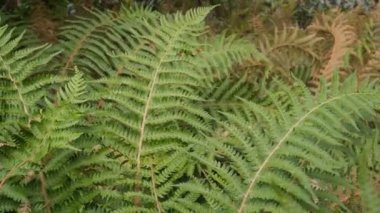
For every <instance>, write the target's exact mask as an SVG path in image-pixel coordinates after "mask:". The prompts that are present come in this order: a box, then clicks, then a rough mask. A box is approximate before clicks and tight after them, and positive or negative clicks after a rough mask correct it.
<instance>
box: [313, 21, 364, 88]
mask: <svg viewBox="0 0 380 213" xmlns="http://www.w3.org/2000/svg"><path fill="white" fill-rule="evenodd" d="M309 30H311V31H313V32H317V33H321V34H324V35H326V34H329V35H330V36H331V37H332V43H331V44H330V46H331V47H332V48H330V49H329V50H328V52H327V53H325V61H326V62H325V66H323V67H322V69H319V70H318V69H317V70H314V71H313V75H312V79H311V82H310V84H311V85H312V86H318V82H319V79H320V77H322V76H323V77H325V78H326V79H327V80H328V81H329V80H331V78H332V76H333V72H334V71H335V70H338V71H343V70H342V68H343V66H344V62H345V60H344V59H345V56H347V54H349V53H350V51H351V48H352V47H353V45H354V44H355V42H356V41H357V35H356V32H355V28H354V27H352V26H351V25H350V24H348V21H347V17H346V16H345V14H340V15H338V16H337V17H336V18H335V19H333V20H331V19H329V18H328V17H327V16H322V19H317V20H316V21H315V22H314V23H313V24H312V25H311V26H310V27H309ZM322 51H323V50H322ZM340 74H345V73H340Z"/></svg>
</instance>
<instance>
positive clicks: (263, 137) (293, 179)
mask: <svg viewBox="0 0 380 213" xmlns="http://www.w3.org/2000/svg"><path fill="white" fill-rule="evenodd" d="M335 81H339V79H337V78H336V79H335ZM347 81H348V82H347V83H346V84H347V85H352V78H350V79H348V80H347ZM325 89H326V90H327V91H328V92H327V97H326V98H323V99H321V100H319V101H317V100H318V98H317V99H314V98H313V96H311V94H310V92H309V91H308V90H303V91H304V94H303V95H302V96H298V97H297V96H294V94H292V92H290V94H289V96H290V97H291V99H290V100H291V102H290V103H291V105H290V106H289V105H288V106H283V105H276V107H277V109H276V111H277V112H278V113H273V112H272V111H270V110H268V109H266V108H264V107H262V106H260V105H257V104H255V103H252V102H248V101H245V104H246V106H247V110H248V111H249V112H250V113H249V114H248V115H253V116H254V119H252V118H251V119H248V118H246V117H245V116H244V117H243V116H241V115H240V114H236V115H234V114H227V115H226V116H227V119H228V122H225V123H224V122H223V123H222V124H223V127H224V130H225V131H226V132H227V134H223V135H220V136H218V139H210V142H209V143H208V144H207V145H201V146H202V147H203V148H204V149H205V150H207V151H205V152H207V153H210V152H213V153H214V155H215V157H214V158H213V160H211V161H210V160H208V159H207V158H205V157H202V156H199V155H194V157H195V158H196V159H198V160H200V161H201V162H202V163H203V164H205V168H208V169H205V172H206V173H207V176H208V178H210V179H212V180H213V181H215V183H214V184H212V182H210V184H206V186H208V188H209V190H210V192H207V193H206V191H204V190H203V192H202V193H201V194H202V196H204V197H205V199H206V200H207V201H208V202H209V204H210V205H212V206H214V208H215V210H216V211H221V210H226V211H230V210H231V211H232V210H233V209H235V210H236V209H237V211H238V212H247V211H274V212H282V211H284V209H286V208H290V207H291V208H292V209H298V211H302V212H307V211H311V210H313V211H314V210H317V209H318V206H317V203H318V202H319V200H322V199H325V198H320V197H318V196H319V193H316V191H315V190H314V189H313V186H312V182H313V181H315V180H318V182H319V183H320V184H326V185H328V184H329V182H328V181H327V179H326V180H324V178H322V179H318V177H317V176H314V175H313V172H314V171H315V172H317V173H322V174H324V176H329V175H330V176H336V175H338V174H339V169H342V168H344V165H345V159H344V158H343V157H342V155H343V153H340V154H339V147H341V146H342V145H343V144H344V140H349V141H354V140H355V138H356V137H357V135H355V134H352V133H351V134H349V135H348V136H345V137H344V138H345V139H344V140H342V136H343V135H344V134H345V133H346V132H350V131H351V132H352V129H353V128H352V127H350V126H351V124H350V123H346V122H347V121H346V120H342V119H340V118H339V117H338V116H340V115H342V114H344V115H345V116H344V117H349V118H350V119H353V120H354V122H360V120H362V119H370V118H371V116H372V115H373V114H374V111H373V108H374V107H375V106H376V104H378V101H377V100H376V99H378V95H379V93H378V90H373V89H371V88H361V89H359V90H358V88H356V87H346V86H341V87H339V88H338V89H337V90H336V91H335V90H333V89H331V90H329V89H328V88H325ZM290 91H292V90H290ZM304 99H306V100H304ZM305 102H306V103H309V104H305ZM358 103H362V104H358ZM283 107H286V108H288V110H286V109H284V108H283ZM289 107H290V108H289ZM289 109H290V111H289ZM279 115H282V116H279ZM255 119H256V122H257V123H259V125H255V124H254V123H251V122H252V120H255ZM321 119H328V120H332V121H329V122H327V120H325V121H324V122H323V121H321ZM352 125H355V124H352ZM356 131H357V133H358V134H359V133H360V130H356ZM207 147H209V148H207ZM330 150H334V152H331V151H330ZM205 180H207V179H205ZM194 187H195V186H194ZM190 191H192V190H190ZM222 194H223V196H224V197H226V196H227V197H228V199H229V200H228V199H223V200H221V199H220V198H218V196H222Z"/></svg>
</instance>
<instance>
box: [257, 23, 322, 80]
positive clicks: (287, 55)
mask: <svg viewBox="0 0 380 213" xmlns="http://www.w3.org/2000/svg"><path fill="white" fill-rule="evenodd" d="M321 39H322V38H321V37H318V36H316V34H314V33H312V34H306V33H305V32H304V31H303V30H301V29H299V28H295V27H294V28H290V27H287V26H284V27H283V28H281V30H279V28H277V27H275V29H274V33H273V36H272V37H270V36H268V34H266V36H263V37H262V39H260V41H259V42H258V43H257V47H258V49H259V50H260V52H261V53H263V54H264V55H265V56H266V57H267V58H268V59H269V61H270V63H269V64H267V66H268V67H270V70H272V71H274V72H277V73H279V74H280V75H281V76H282V77H285V79H288V80H290V79H291V73H290V69H291V68H292V67H296V66H298V65H301V64H304V63H315V62H318V63H319V61H320V57H319V54H318V53H317V52H316V51H315V50H316V48H315V45H316V44H317V43H318V42H320V41H321ZM250 63H251V64H258V63H257V61H254V60H253V61H251V62H250ZM259 64H260V63H259Z"/></svg>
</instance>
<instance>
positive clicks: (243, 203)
mask: <svg viewBox="0 0 380 213" xmlns="http://www.w3.org/2000/svg"><path fill="white" fill-rule="evenodd" d="M376 93H377V92H371V93H360V92H359V93H358V92H355V93H348V94H344V95H340V96H336V97H333V98H330V99H328V100H326V101H324V102H322V103H320V104H319V105H317V106H315V107H314V108H312V109H311V110H310V111H308V112H307V113H306V114H305V115H304V116H302V117H301V118H299V119H298V120H297V121H296V122H295V123H294V124H293V125H292V126H291V127H290V128H289V129H288V131H287V132H286V133H285V134H284V136H283V137H282V138H281V139H280V140H279V142H278V143H277V145H276V146H274V147H273V149H272V150H271V151H270V152H269V154H268V156H267V157H266V158H265V160H264V161H263V163H262V164H261V165H260V166H259V167H258V169H257V172H256V173H255V175H254V176H253V177H252V178H251V179H250V181H249V185H248V188H247V190H246V191H245V193H244V195H243V198H242V200H241V202H240V206H239V209H238V211H237V212H238V213H243V212H244V210H245V207H246V203H247V202H248V199H249V197H250V195H251V193H252V192H253V190H254V188H255V186H256V184H257V182H258V179H259V178H260V176H261V174H262V173H263V171H264V170H265V168H266V166H267V165H268V163H269V162H270V160H271V159H272V158H273V157H274V156H275V155H276V153H277V151H278V150H279V149H280V148H281V147H282V145H283V144H285V142H286V141H287V139H288V138H289V136H291V134H292V133H293V132H294V130H295V129H296V128H297V127H298V126H300V125H301V124H302V123H303V122H304V121H305V120H306V119H307V118H308V117H309V116H310V115H311V114H312V113H314V112H315V111H317V110H319V109H320V108H322V107H323V106H325V105H327V104H329V103H331V102H333V101H336V100H339V99H343V98H346V97H351V96H358V95H360V96H362V95H374V94H376Z"/></svg>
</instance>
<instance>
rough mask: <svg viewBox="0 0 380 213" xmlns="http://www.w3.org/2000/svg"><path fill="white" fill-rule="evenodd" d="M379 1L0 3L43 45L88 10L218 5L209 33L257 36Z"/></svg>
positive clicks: (20, 0)
mask: <svg viewBox="0 0 380 213" xmlns="http://www.w3.org/2000/svg"><path fill="white" fill-rule="evenodd" d="M377 3H378V0H192V1H183V0H59V1H57V0H0V4H1V12H2V13H3V15H2V17H4V16H5V17H6V18H3V20H2V21H3V22H4V21H7V22H8V23H10V24H11V25H18V24H20V23H24V24H26V25H29V26H30V28H31V29H33V30H34V31H35V32H36V34H37V36H38V37H40V38H41V39H42V40H43V41H48V42H51V41H55V39H54V33H55V32H56V30H57V28H58V27H59V26H60V25H62V23H64V21H65V20H66V19H70V18H71V17H73V16H77V15H80V16H83V15H86V13H88V10H113V11H118V10H119V9H120V7H121V5H124V6H127V7H130V6H133V5H136V4H140V5H141V4H142V5H145V6H147V7H151V8H152V9H154V10H158V11H160V12H163V13H168V12H173V11H178V10H182V11H186V10H188V9H189V8H193V7H197V6H206V5H219V7H218V8H217V9H216V10H214V12H213V14H212V15H210V16H209V18H208V21H209V24H210V25H211V26H212V30H214V31H220V30H226V29H227V30H228V31H231V32H234V33H238V34H244V35H245V34H259V33H261V31H262V30H263V27H264V26H268V24H269V25H270V24H271V23H275V24H276V25H279V23H280V25H281V24H286V25H288V24H296V25H298V26H299V27H302V28H305V27H307V26H308V25H309V24H310V22H311V20H312V19H313V17H314V16H315V14H318V13H321V12H326V11H328V10H332V9H333V10H336V9H339V10H352V9H354V8H360V9H361V10H362V12H363V13H368V12H370V11H371V9H372V8H373V7H374V6H375V5H376V4H377Z"/></svg>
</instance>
